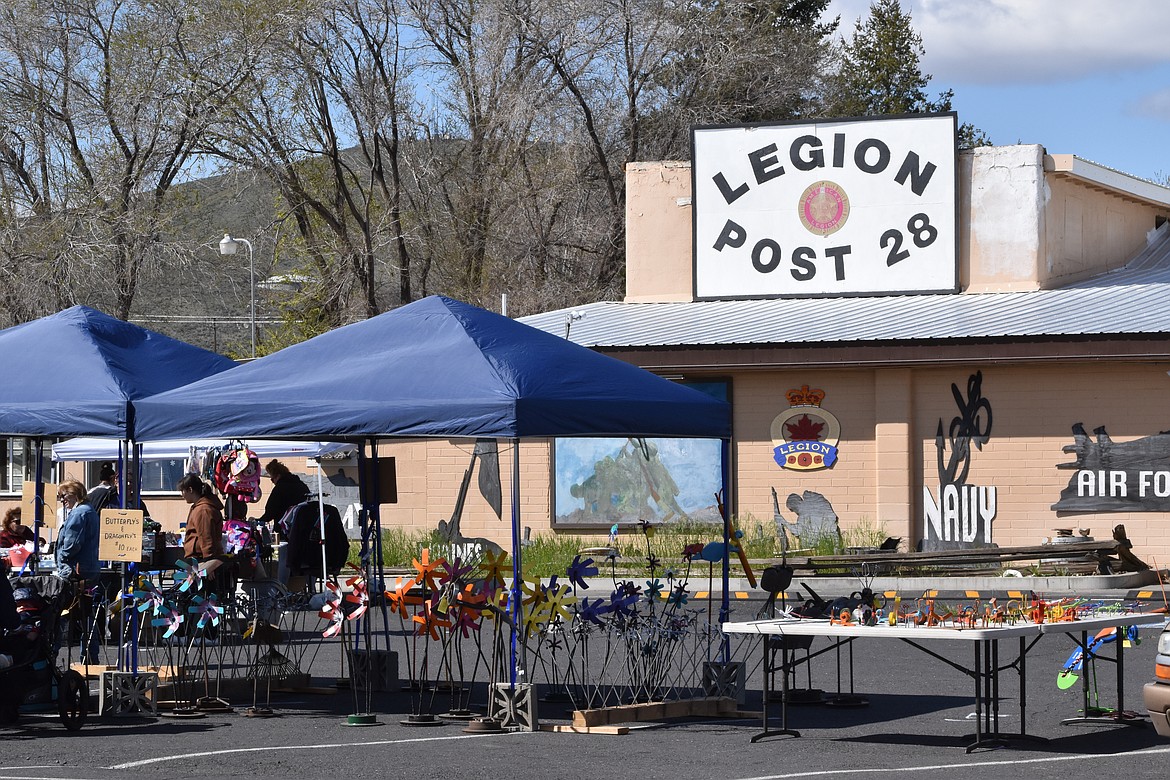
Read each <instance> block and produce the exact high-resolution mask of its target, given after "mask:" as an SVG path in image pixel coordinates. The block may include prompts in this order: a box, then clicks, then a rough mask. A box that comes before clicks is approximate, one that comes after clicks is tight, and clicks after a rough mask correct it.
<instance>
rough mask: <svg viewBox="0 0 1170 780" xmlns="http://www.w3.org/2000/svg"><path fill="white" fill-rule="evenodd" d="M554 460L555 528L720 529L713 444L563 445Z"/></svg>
mask: <svg viewBox="0 0 1170 780" xmlns="http://www.w3.org/2000/svg"><path fill="white" fill-rule="evenodd" d="M553 453H554V454H553V459H554V469H555V479H554V486H553V506H554V509H555V512H554V523H555V524H556V525H562V526H563V525H573V526H589V525H595V526H604V527H606V528H608V527H610V526H611V525H612V524H614V523H621V524H633V523H637V522H639V521H649V522H672V521H679V520H681V521H687V520H693V521H698V522H710V523H716V522H722V521H721V520H720V515H719V509H718V507H717V506H716V504H715V494H716V493H718V492H719V490H720V488H721V486H722V467H721V463H722V452H721V445H720V442H719V441H718V440H714V439H640V438H627V439H616V438H604V439H601V438H597V439H594V438H582V439H577V438H572V439H569V438H565V439H557V440H556V441H555V443H554V445H553Z"/></svg>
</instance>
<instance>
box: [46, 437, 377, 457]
mask: <svg viewBox="0 0 1170 780" xmlns="http://www.w3.org/2000/svg"><path fill="white" fill-rule="evenodd" d="M245 443H246V444H247V445H248V449H250V450H252V451H253V452H255V453H256V455H257V456H259V457H261V458H282V457H283V458H287V457H303V458H318V457H321V456H322V455H331V454H333V453H336V452H343V451H345V450H353V449H354V445H353V444H346V443H344V442H333V441H290V440H276V439H256V440H253V441H248V442H245ZM120 444H121V441H120V440H118V439H100V438H91V437H81V438H77V439H66V440H65V441H60V442H57V443H56V444H54V445H53V460H54V461H56V462H58V463H60V462H63V461H91V460H109V461H115V460H117V459H118V454H119V445H120ZM227 444H228V441H227V440H226V439H160V440H158V441H149V442H141V445H142V454H141V456H140V457H141V458H142V459H143V460H167V459H171V458H186V457H187V456H188V455H190V453H191V448H192V447H194V448H196V449H201V450H206V449H210V448H211V447H225V446H227Z"/></svg>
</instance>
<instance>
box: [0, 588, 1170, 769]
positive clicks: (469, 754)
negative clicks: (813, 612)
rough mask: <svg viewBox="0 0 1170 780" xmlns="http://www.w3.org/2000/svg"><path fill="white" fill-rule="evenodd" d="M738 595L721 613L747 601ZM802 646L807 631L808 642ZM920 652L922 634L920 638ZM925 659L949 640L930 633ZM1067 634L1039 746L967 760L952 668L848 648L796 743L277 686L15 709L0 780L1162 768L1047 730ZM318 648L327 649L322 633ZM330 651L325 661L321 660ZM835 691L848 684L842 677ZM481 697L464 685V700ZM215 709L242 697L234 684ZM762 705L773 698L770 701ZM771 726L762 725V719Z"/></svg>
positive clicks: (1034, 664) (1037, 692)
mask: <svg viewBox="0 0 1170 780" xmlns="http://www.w3.org/2000/svg"><path fill="white" fill-rule="evenodd" d="M754 608H755V605H754V604H752V603H748V604H744V605H741V606H740V607H739V608H738V609H740V610H743V611H750V610H752V609H754ZM1156 633H1157V632H1156V631H1154V630H1146V631H1143V632H1142V637H1141V638H1142V639H1143V640H1145V641H1142V642H1141V643H1140V644H1138V645H1136V646H1134V647H1132V648H1130V649H1129V650H1127V651H1126V654H1125V668H1126V671H1127V675H1126V685H1125V689H1124V698H1125V706H1126V708H1127V709H1129V710H1137V711H1140V710H1141V689H1142V685H1143V684H1144V683H1145V682H1146V681H1147V680H1148V679H1149V678H1150V676H1151V674H1152V668H1153V660H1152V659H1153V654H1154V653H1153V650H1154V647H1153V646H1154V641H1153V640H1154V638H1155V636H1156ZM818 641H820V640H818ZM926 644H927V646H930V645H931V643H929V642H928V643H926ZM936 644H938V645H939V647H938V648H937V650H938V651H939V652H942V653H951V652H954V648H953V646H951V647H945V646H942V645H947V644H949V643H936ZM1072 646H1073V645H1072V643H1071V641H1069V640H1068V639H1067V637H1064V636H1053V637H1048V638H1046V639H1044V640H1043V641H1041V642H1039V643H1038V644H1037V645H1036V646H1035V647H1034V648H1033V649H1032V651H1031V652H1030V653H1029V656H1028V667H1027V669H1028V681H1027V683H1028V684H1027V700H1028V712H1027V720H1028V722H1027V724H1026V731H1027V732H1028V733H1029V734H1032V735H1036V736H1039V737H1042V738H1043V739H1044V740H1045V741H1042V742H1020V743H1013V744H1012V745H1010V746H1009V747H1006V748H1003V749H996V750H982V751H977V752H975V753H971V754H968V753H967V752H966V751H965V746H966V744H967V743H968V742H969V736H968V735H970V734H972V733H973V731H974V727H973V723H972V720H971V719H972V717H973V697H972V693H971V690H972V683H971V682H970V681H969V680H968V679H967V678H966V677H965V676H964V675H963V674H961V673H960V672H958V671H956V670H954V669H951V668H950V667H948V666H947V665H946V664H943V663H941V662H939V661H937V660H936V659H932V658H930V657H929V656H928V655H926V654H924V653H921V652H919V651H917V650H915V649H914V648H911V647H908V646H905V645H902V644H901V643H897V642H889V641H880V642H876V641H875V642H868V643H866V642H859V643H857V644H856V646H855V647H856V649H855V658H854V668H855V672H856V679H855V680H854V681H853V687H854V689H855V691H856V693H858V694H860V695H863V696H864V697H865V698H866V699H867V700H868V703H867V704H866V705H865V706H859V707H830V706H825V705H811V706H792V707H790V708H789V718H790V724H789V725H790V726H791V727H792V728H794V729H798V730H799V731H800V732H801V737H800V738H790V737H783V736H777V737H770V738H767V739H764V740H762V741H760V742H757V743H754V744H753V743H752V742H751V738H752V736H753V735H755V734H757V733H758V732H759V731H760V721H759V719H758V718H755V717H734V718H726V719H709V720H698V719H682V720H675V721H667V722H660V723H642V724H631V725H632V728H631V730H630V732H629V733H628V734H625V735H621V736H618V735H608V734H565V733H545V732H537V733H527V732H522V733H504V734H491V735H478V734H469V733H465V731H464V727H465V725H466V724H465V723H464V722H462V721H450V722H447V721H442V720H440V723H441V725H437V726H427V727H421V726H412V725H404V724H403V722H402V721H403V720H405V719H406V713H409V712H411V711H412V706H413V704H412V702H413V701H414V699H413V698H412V694H411V693H410V692H409V691H404V690H395V691H392V692H389V693H376V694H372V698H371V699H370V704H369V706H368V707H367V706H366V704H365V699H364V697H359V698H355V695H354V693H353V692H352V691H347V690H340V691H335V692H329V693H326V692H317V693H279V694H276V695H274V698H273V701H272V704H273V708H274V710H275V712H276V713H277V715H276V717H272V718H263V719H261V718H249V717H245V716H244V715H243V714H241V711H236V712H233V713H215V714H208V715H207V716H205V717H203V718H199V719H195V720H188V719H175V718H170V717H158V718H141V717H125V718H118V717H109V718H100V717H96V716H94V717H92V718H91V720H90V722H89V723H88V724H87V725H86V726H85V727H84V728H83V729H82V730H81V731H80V732H77V733H70V732H67V731H66V730H65V729H64V728H63V727H62V726H61V724H60V721H59V720H57V718H56V717H55V716H52V715H48V714H46V715H32V716H27V717H25V718H23V719H22V721H21V723H20V724H18V725H17V726H16V727H13V728H8V729H5V730H3V731H0V739H2V740H3V743H4V748H5V750H4V758H3V759H0V780H2V779H3V778H57V779H64V778H78V779H81V778H131V777H138V778H142V777H254V778H288V777H290V776H304V777H314V776H322V775H339V776H349V775H354V776H372V777H392V778H399V777H401V778H421V777H442V776H452V777H458V778H515V779H516V780H524V779H525V778H533V779H535V778H576V777H596V776H610V777H631V778H633V777H637V778H640V779H641V778H645V779H647V780H654V779H656V778H679V777H703V778H728V780H732V779H736V780H739V779H746V778H798V777H843V776H847V775H859V774H874V775H880V774H889V773H893V772H896V773H899V774H901V773H914V774H917V775H920V776H924V777H933V776H939V775H942V774H943V773H945V774H946V776H947V777H948V778H960V779H961V778H966V777H997V778H998V777H1005V778H1011V777H1019V778H1025V777H1026V778H1029V779H1034V778H1067V777H1069V776H1070V775H1078V776H1079V775H1084V776H1099V775H1105V776H1125V777H1127V778H1140V777H1164V776H1165V767H1166V766H1167V765H1168V763H1167V762H1168V761H1170V758H1168V756H1170V742H1168V741H1166V740H1162V739H1160V738H1159V737H1158V736H1157V735H1156V734H1155V732H1154V730H1153V728H1152V727H1151V726H1150V725H1149V724H1148V722H1146V721H1144V719H1135V721H1134V722H1135V723H1136V725H1075V726H1072V725H1061V723H1060V721H1061V719H1063V718H1068V717H1073V716H1076V715H1077V714H1078V713H1079V710H1080V705H1081V694H1080V690H1079V688H1074V689H1071V690H1060V689H1059V688H1058V687H1057V685H1056V675H1057V672H1058V671H1059V669H1060V667H1061V666H1062V665H1063V663H1064V661H1065V659H1066V658H1067V657H1068V655H1069V653H1070V651H1071V649H1072ZM331 647H334V648H336V645H333V646H331ZM338 657H339V656H338ZM338 657H330V655H329V653H327V652H326V653H321V654H319V655H318V656H317V657H316V659H315V660H314V666H313V668H312V670H311V671H312V672H313V675H314V680H313V682H314V684H315V685H316V686H318V687H319V688H322V689H326V688H328V687H329V686H328V683H330V682H331V681H332V680H331V677H330V675H336V673H337V672H336V669H337V668H338V666H337V663H338ZM1003 679H1004V689H1003V690H1001V698H1002V699H1003V702H1002V708H1001V713H1002V717H1003V720H1002V721H1001V730H1003V731H1005V732H1012V731H1018V730H1019V716H1018V695H1019V692H1018V686H1017V685H1016V683H1015V675H1014V674H1005V675H1004V676H1003ZM798 681H799V682H801V683H802V684H805V685H807V686H808V687H814V688H818V689H821V690H824V691H826V692H827V693H829V694H832V693H835V692H836V689H837V686H838V678H837V664H836V659H835V656H834V654H833V653H826V654H825V655H823V656H822V657H821V658H820V659H818V660H816V661H815V662H814V663H813V664H812V666H811V669H810V671H809V672H808V673H807V674H805V673H801V676H800V678H799V680H798ZM1114 681H1115V665H1114V664H1109V663H1099V664H1098V679H1097V683H1096V692H1097V695H1098V696H1099V702H1098V703H1099V704H1100V705H1101V706H1112V704H1113V703H1114V702H1113V699H1114V698H1115V696H1114V694H1113V690H1114ZM761 682H762V676H761V674H760V672H759V669H758V665H757V666H756V667H755V668H754V669H753V671H752V673H751V674H750V675H749V679H748V693H747V696H746V699H745V702H744V705H743V708H744V709H745V710H747V711H758V710H759V709H760V706H761V698H762V697H761ZM841 684H842V686H843V689H844V690H848V685H849V681H848V678H847V677H845V678H843V680H842V683H841ZM485 700H486V694H484V693H483V692H482V691H472V702H473V706H474V705H475V704H476V703H477V702H482V701H485ZM232 703H233V704H234V705H235V706H236V707H237V708H239V710H242V709H243V708H245V707H247V706H249V705H250V704H251V703H252V699H251V696H249V695H247V693H244V694H242V695H237V696H235V697H234V699H233V701H232ZM441 704H442V703H441V702H439V706H440V710H441ZM539 706H540V720H541V722H542V723H567V722H568V717H569V713H568V710H567V709H566V708H567V707H568V705H566V704H564V703H560V702H555V703H554V702H547V701H541V702H540V705H539ZM776 706H777V705H775V704H773V712H775V708H776ZM367 711H368V712H370V713H373V714H374V715H375V717H376V721H377V722H376V724H375V725H370V726H349V725H347V720H348V719H347V715H350V714H353V713H357V712H367ZM777 725H778V724H777V723H775V722H774V723H773V727H774V728H775V727H776V726H777Z"/></svg>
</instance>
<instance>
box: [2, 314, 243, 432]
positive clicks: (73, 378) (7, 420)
mask: <svg viewBox="0 0 1170 780" xmlns="http://www.w3.org/2000/svg"><path fill="white" fill-rule="evenodd" d="M0 364H2V365H3V366H4V371H3V372H2V373H0V434H8V435H16V436H40V437H65V436H108V437H115V438H127V437H132V436H133V424H134V419H133V403H132V402H134V401H136V400H137V399H140V398H144V397H146V396H148V395H154V394H156V393H161V392H163V391H164V390H170V389H172V388H175V387H179V386H181V385H185V384H188V383H190V382H194V381H195V380H197V379H202V378H203V377H206V376H209V375H211V374H215V373H219V372H221V371H225V370H227V369H229V368H231V367H233V366H234V365H235V362H234V361H232V360H230V359H228V358H226V357H223V356H222V355H217V354H215V353H214V352H209V351H207V350H205V349H200V348H199V347H194V346H192V345H190V344H186V343H184V342H182V341H178V340H176V339H172V338H169V337H167V336H164V335H162V334H160V333H155V332H154V331H151V330H147V329H145V328H142V327H139V326H138V325H133V324H131V323H129V322H124V321H123V320H119V319H117V318H115V317H111V316H109V315H107V314H103V313H102V312H99V311H96V310H94V309H90V308H88V307H86V306H73V307H72V308H69V309H65V310H64V311H61V312H58V313H56V314H52V315H50V316H48V317H42V318H41V319H39V320H34V321H32V322H26V323H24V324H22V325H16V326H14V327H11V328H7V329H5V330H3V331H0Z"/></svg>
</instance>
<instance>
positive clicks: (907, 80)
mask: <svg viewBox="0 0 1170 780" xmlns="http://www.w3.org/2000/svg"><path fill="white" fill-rule="evenodd" d="M911 22H912V20H911V18H910V13H909V12H908V11H904V10H903V9H902V6H901V3H900V2H899V0H874V3H873V4H872V5H871V6H870V7H869V17H868V18H867V19H864V20H861V19H859V20H858V21H857V24H856V26H855V28H854V31H853V37H852V39H851V40H849V41H846V42H845V43H844V44H843V46H842V47H841V61H840V64H839V67H838V69H837V74H836V78H835V79H834V80H833V90H832V98H831V105H832V107H833V113H834V114H836V115H837V116H879V115H883V114H926V113H934V112H940V111H951V110H953V109H952V101H953V99H954V90H950V89H948V90H946V91H944V92H941V93H939V95H938V97H937V98H936V99H934V100H931V99H930V98H929V97H927V93H926V88H927V86H928V85H929V83H930V79H931V76H930V74H928V73H923V72H922V69H921V67H920V65H919V60H920V59H921V57H922V55H923V54H924V53H925V51H926V49H925V48H924V47H923V45H922V36H921V35H920V34H919V33H918V32H917V31H916V30H915V29H914V27H913V25H912V23H911ZM990 143H991V140H990V138H988V137H987V135H986V134H985V133H984V132H983V131H982V130H979V129H978V128H976V127H974V126H973V125H971V124H970V123H964V124H963V125H962V126H961V127H960V129H959V146H960V147H972V146H986V145H989V144H990Z"/></svg>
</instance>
